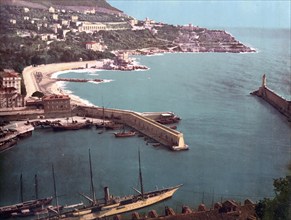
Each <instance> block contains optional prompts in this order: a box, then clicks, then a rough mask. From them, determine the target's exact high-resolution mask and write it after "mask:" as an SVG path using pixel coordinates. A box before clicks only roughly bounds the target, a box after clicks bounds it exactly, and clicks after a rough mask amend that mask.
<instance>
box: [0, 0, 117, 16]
mask: <svg viewBox="0 0 291 220" xmlns="http://www.w3.org/2000/svg"><path fill="white" fill-rule="evenodd" d="M0 4H8V5H15V6H22V7H30V8H41V9H45V8H49V7H50V6H53V7H56V8H62V9H71V10H75V11H77V10H84V9H87V8H103V9H106V10H109V11H112V12H115V13H122V11H120V10H119V9H117V8H114V7H112V6H111V5H110V4H109V3H108V2H106V0H0Z"/></svg>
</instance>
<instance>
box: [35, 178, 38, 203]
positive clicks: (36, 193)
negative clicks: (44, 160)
mask: <svg viewBox="0 0 291 220" xmlns="http://www.w3.org/2000/svg"><path fill="white" fill-rule="evenodd" d="M34 187H35V199H38V180H37V174H35V175H34Z"/></svg>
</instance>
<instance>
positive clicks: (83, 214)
mask: <svg viewBox="0 0 291 220" xmlns="http://www.w3.org/2000/svg"><path fill="white" fill-rule="evenodd" d="M138 158H139V160H138V161H139V181H140V187H141V188H140V190H137V189H135V188H133V189H134V190H135V191H136V192H137V195H129V196H125V197H121V198H120V197H115V196H113V195H110V193H109V188H108V187H104V198H103V199H99V200H96V196H95V192H94V186H93V180H92V165H91V155H90V151H89V161H90V174H91V175H90V176H91V189H92V193H93V199H91V198H89V197H87V196H85V197H86V198H87V199H88V200H90V201H91V205H90V206H87V207H84V208H80V209H75V210H73V211H70V212H67V213H60V214H59V215H57V216H55V217H54V218H53V219H72V220H73V219H86V220H90V219H97V218H103V217H109V216H113V215H117V214H121V213H125V212H130V211H133V210H137V209H141V208H144V207H147V206H150V205H153V204H156V203H159V202H161V201H163V200H166V199H169V198H171V197H172V196H173V194H174V193H175V192H176V191H177V190H178V189H179V188H180V187H181V186H182V184H180V185H177V186H173V187H168V188H163V189H157V190H154V191H150V192H144V188H143V180H142V172H141V166H140V151H139V155H138ZM50 219H52V217H50Z"/></svg>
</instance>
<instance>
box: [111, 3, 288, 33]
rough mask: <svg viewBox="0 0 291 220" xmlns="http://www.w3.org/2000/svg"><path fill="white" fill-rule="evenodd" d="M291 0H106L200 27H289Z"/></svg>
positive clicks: (141, 15)
mask: <svg viewBox="0 0 291 220" xmlns="http://www.w3.org/2000/svg"><path fill="white" fill-rule="evenodd" d="M290 2H291V0H281V1H275V0H260V1H256V0H215V1H213V0H204V1H198V0H155V1H152V0H108V3H110V4H111V5H112V6H114V7H116V8H118V9H120V10H122V11H124V12H125V13H126V14H128V15H130V16H133V17H135V18H137V19H139V20H143V19H145V18H146V17H149V18H150V19H153V20H156V21H160V22H164V23H168V24H175V25H177V24H180V25H184V24H189V23H192V24H193V25H197V26H201V27H208V28H210V27H212V28H213V27H260V28H287V29H290V11H291V5H290V4H291V3H290Z"/></svg>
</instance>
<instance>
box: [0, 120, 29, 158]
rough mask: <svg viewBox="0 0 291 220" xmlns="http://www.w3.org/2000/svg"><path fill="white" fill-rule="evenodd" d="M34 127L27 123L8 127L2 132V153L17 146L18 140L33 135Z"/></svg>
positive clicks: (0, 136) (0, 144)
mask: <svg viewBox="0 0 291 220" xmlns="http://www.w3.org/2000/svg"><path fill="white" fill-rule="evenodd" d="M33 130H34V127H33V126H32V125H28V124H26V123H25V122H19V123H15V124H13V125H10V124H8V125H6V126H3V127H1V130H0V153H2V152H4V151H6V150H8V149H10V148H11V147H13V146H14V145H15V144H17V141H18V139H21V138H25V137H28V136H31V135H32V131H33Z"/></svg>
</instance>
